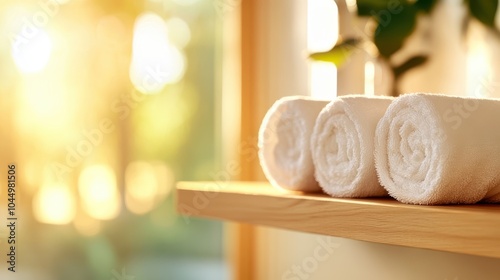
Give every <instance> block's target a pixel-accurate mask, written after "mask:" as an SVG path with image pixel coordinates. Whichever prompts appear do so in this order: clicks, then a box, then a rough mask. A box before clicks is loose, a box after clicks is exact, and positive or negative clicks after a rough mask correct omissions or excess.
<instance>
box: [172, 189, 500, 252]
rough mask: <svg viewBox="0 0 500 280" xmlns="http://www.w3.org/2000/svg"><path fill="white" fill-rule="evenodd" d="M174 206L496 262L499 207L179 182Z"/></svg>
mask: <svg viewBox="0 0 500 280" xmlns="http://www.w3.org/2000/svg"><path fill="white" fill-rule="evenodd" d="M177 202H178V203H177V209H178V211H179V213H181V214H184V215H187V216H189V215H191V216H198V217H208V218H216V219H224V220H231V221H238V222H243V223H252V224H257V225H265V226H271V227H278V228H285V229H290V230H295V231H302V232H310V233H319V234H324V235H332V236H338V237H345V238H351V239H357V240H364V241H370V242H377V243H385V244H393V245H402V246H409V247H415V248H425V249H433V250H441V251H448V252H454V253H464V254H471V255H478V256H486V257H495V258H500V205H493V204H476V205H453V206H420V205H407V204H402V203H400V202H397V201H395V200H393V199H390V198H375V199H337V198H331V197H329V196H327V195H324V194H302V193H294V192H284V191H280V190H278V189H275V188H273V187H272V186H271V185H270V184H269V183H249V182H224V183H220V182H219V183H216V182H180V183H178V184H177Z"/></svg>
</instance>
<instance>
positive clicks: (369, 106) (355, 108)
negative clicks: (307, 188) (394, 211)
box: [311, 95, 393, 197]
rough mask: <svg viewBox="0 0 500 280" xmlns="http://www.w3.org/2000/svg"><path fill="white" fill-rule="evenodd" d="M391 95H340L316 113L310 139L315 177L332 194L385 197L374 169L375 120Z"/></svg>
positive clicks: (389, 102)
mask: <svg viewBox="0 0 500 280" xmlns="http://www.w3.org/2000/svg"><path fill="white" fill-rule="evenodd" d="M392 100H393V99H392V98H390V97H375V96H374V97H368V96H363V95H358V96H355V95H353V96H343V97H340V98H337V99H335V100H333V101H332V102H331V103H330V104H328V105H327V106H326V107H325V108H324V109H323V110H322V111H321V113H320V114H319V116H318V118H317V120H316V124H315V126H314V132H313V135H312V138H311V151H312V158H313V162H314V166H315V177H316V180H317V181H318V182H319V185H320V186H321V188H322V189H323V190H324V191H325V192H326V193H327V194H329V195H331V196H333V197H370V196H385V195H387V192H386V190H385V189H384V188H383V187H382V186H380V184H379V182H378V179H377V172H376V171H375V162H374V159H373V153H374V137H375V128H376V127H377V123H378V121H379V120H380V118H382V116H383V115H384V113H385V111H386V110H387V107H389V104H391V102H392Z"/></svg>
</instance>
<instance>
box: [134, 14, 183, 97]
mask: <svg viewBox="0 0 500 280" xmlns="http://www.w3.org/2000/svg"><path fill="white" fill-rule="evenodd" d="M185 67H186V62H185V58H184V55H183V54H182V53H181V51H179V50H178V49H177V47H175V46H174V45H173V44H171V43H170V41H169V39H168V29H167V24H166V23H165V21H164V20H163V19H162V18H161V17H160V16H158V15H156V14H153V13H145V14H142V15H140V16H139V17H138V18H137V20H136V22H135V25H134V38H133V43H132V62H131V64H130V80H131V81H132V84H133V85H134V86H135V88H136V89H137V90H139V91H141V92H142V93H158V92H160V91H161V90H162V89H163V87H164V86H165V85H167V84H173V83H176V82H178V81H179V80H180V79H181V78H182V76H183V75H184V71H185Z"/></svg>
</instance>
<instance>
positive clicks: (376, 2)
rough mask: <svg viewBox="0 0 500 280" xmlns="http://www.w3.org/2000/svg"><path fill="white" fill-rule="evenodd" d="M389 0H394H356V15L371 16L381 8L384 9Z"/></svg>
mask: <svg viewBox="0 0 500 280" xmlns="http://www.w3.org/2000/svg"><path fill="white" fill-rule="evenodd" d="M391 1H394V0H357V1H356V5H357V6H358V16H372V15H373V14H376V13H378V12H380V11H381V10H386V9H387V8H388V6H389V2H391Z"/></svg>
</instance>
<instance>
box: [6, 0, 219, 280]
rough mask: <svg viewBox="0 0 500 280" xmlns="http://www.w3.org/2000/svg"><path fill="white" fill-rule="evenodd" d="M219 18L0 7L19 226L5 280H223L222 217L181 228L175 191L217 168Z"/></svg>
mask: <svg viewBox="0 0 500 280" xmlns="http://www.w3.org/2000/svg"><path fill="white" fill-rule="evenodd" d="M219 13H220V11H219V10H218V8H217V7H216V6H214V3H212V2H211V1H203V0H151V1H146V0H144V1H142V0H141V1H137V0H124V1H98V0H64V1H63V0H57V1H56V0H22V1H1V2H0V30H1V34H2V35H3V36H1V37H0V40H1V41H0V61H1V63H0V108H1V112H2V114H1V122H0V139H2V140H1V141H0V143H1V144H0V158H1V161H0V164H1V165H0V170H1V171H0V174H3V175H2V178H4V177H5V178H6V174H7V170H8V169H7V165H8V164H11V163H14V164H15V165H16V172H17V173H16V175H17V192H16V211H17V212H16V215H17V218H18V222H17V246H16V250H17V257H18V259H17V268H18V271H17V272H16V273H11V272H8V271H7V266H8V264H7V263H6V262H5V260H6V254H7V253H8V252H7V251H6V250H7V248H8V246H9V245H8V244H7V236H8V235H9V231H8V228H6V227H5V226H1V227H0V256H1V257H0V260H1V262H0V279H38V280H42V279H51V280H52V279H61V280H62V279H64V280H70V279H86V280H88V279H120V280H121V279H128V280H131V279H228V277H229V276H228V275H229V271H228V267H227V265H226V264H225V261H224V258H223V246H222V241H223V234H222V226H221V223H219V222H213V221H207V220H198V219H194V218H192V219H190V222H189V224H188V223H186V221H184V220H183V219H182V218H179V216H178V215H177V214H176V212H175V210H174V200H175V199H174V195H173V191H172V190H173V188H174V185H175V181H179V180H207V179H209V178H208V174H209V172H210V171H212V170H216V168H217V162H218V159H217V155H218V154H219V152H218V150H219V146H220V145H219V144H218V140H217V137H218V136H217V134H218V130H220V129H219V128H217V127H216V118H217V117H216V114H215V105H214V104H215V101H216V100H217V98H218V97H217V96H216V95H215V92H216V88H217V87H219V86H220V59H219V60H217V59H216V57H217V56H218V55H219V54H218V53H219V52H220V38H219V37H220V36H219V37H218V35H217V32H218V31H217V30H220V27H219V26H218V21H220V16H219ZM4 175H5V176H4ZM6 183H7V181H6V179H5V180H4V181H1V182H0V186H1V188H0V220H1V222H0V223H1V224H2V225H3V224H4V222H6V221H7V220H6V218H7V186H6Z"/></svg>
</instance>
